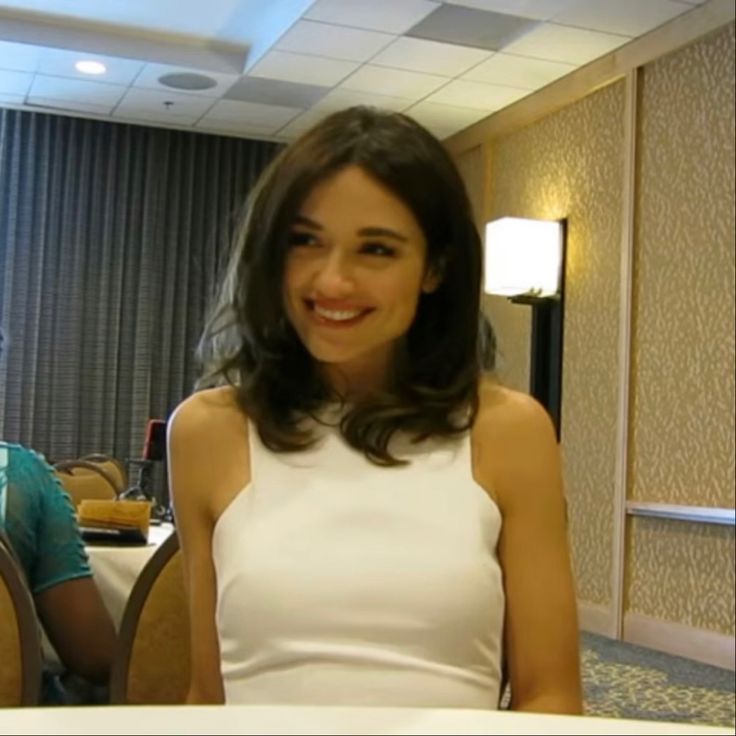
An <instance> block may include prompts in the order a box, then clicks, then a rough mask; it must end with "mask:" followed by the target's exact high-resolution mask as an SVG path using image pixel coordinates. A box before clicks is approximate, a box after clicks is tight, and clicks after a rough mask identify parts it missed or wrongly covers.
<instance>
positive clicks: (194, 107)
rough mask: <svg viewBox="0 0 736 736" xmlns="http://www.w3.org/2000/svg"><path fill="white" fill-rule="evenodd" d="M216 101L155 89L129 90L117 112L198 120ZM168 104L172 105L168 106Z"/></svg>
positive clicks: (119, 104)
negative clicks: (141, 112)
mask: <svg viewBox="0 0 736 736" xmlns="http://www.w3.org/2000/svg"><path fill="white" fill-rule="evenodd" d="M213 102H214V100H213V99H212V98H211V97H197V96H195V95H182V94H177V93H175V92H173V93H172V92H164V91H159V90H154V89H138V88H136V87H133V88H131V89H129V90H128V91H127V92H126V93H125V96H124V97H123V99H122V100H120V102H119V103H118V106H117V108H116V110H115V112H116V113H117V112H120V113H125V114H127V115H130V114H132V113H136V112H138V111H145V112H148V113H155V114H156V115H160V116H162V117H163V118H166V117H167V116H168V115H176V116H179V115H183V116H186V117H192V116H193V117H194V119H195V120H196V119H197V118H199V117H200V116H201V115H203V114H204V113H205V112H207V110H209V108H210V107H212V104H213ZM166 103H171V104H170V105H167V104H166Z"/></svg>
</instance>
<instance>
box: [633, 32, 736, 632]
mask: <svg viewBox="0 0 736 736" xmlns="http://www.w3.org/2000/svg"><path fill="white" fill-rule="evenodd" d="M640 91H641V96H640V112H639V124H640V136H639V162H640V164H639V184H638V193H639V194H638V200H637V213H638V217H637V231H636V235H637V249H636V259H635V269H636V270H635V274H636V280H635V340H634V349H633V361H634V363H633V369H634V370H633V373H634V382H633V385H632V417H631V418H632V425H631V427H632V431H631V435H630V458H631V485H630V497H631V498H634V499H636V500H640V501H654V502H663V503H675V504H688V505H689V504H692V505H702V506H730V507H733V505H734V308H735V305H734V273H735V269H734V253H735V252H736V241H735V238H734V156H735V153H736V152H735V150H734V26H733V24H731V25H729V26H728V27H727V28H725V29H723V30H721V31H720V32H718V33H716V34H715V35H713V36H710V37H708V38H706V39H704V40H702V41H700V42H698V43H696V44H693V45H692V46H689V47H687V48H685V49H683V50H681V51H678V52H676V53H674V54H672V55H670V56H667V57H665V58H662V59H660V60H658V61H656V62H655V63H652V64H651V65H648V66H647V67H645V68H644V70H643V72H642V78H641V87H640ZM630 540H631V560H632V564H631V568H630V593H629V600H630V606H631V609H632V610H633V611H636V612H638V613H645V614H647V615H651V616H658V617H662V618H665V619H668V620H671V621H677V622H681V623H687V624H691V625H693V626H698V627H702V628H708V629H715V630H717V631H720V632H723V633H727V634H730V635H731V636H733V634H734V530H733V528H732V527H731V528H730V529H729V528H723V527H717V528H710V527H705V526H704V525H699V524H682V523H680V524H675V523H672V522H661V523H654V522H652V521H639V520H637V521H636V522H635V523H634V525H633V527H632V533H631V535H630Z"/></svg>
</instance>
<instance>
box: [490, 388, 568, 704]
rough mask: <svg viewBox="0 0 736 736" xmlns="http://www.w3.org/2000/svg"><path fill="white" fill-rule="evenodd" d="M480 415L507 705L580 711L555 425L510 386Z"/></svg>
mask: <svg viewBox="0 0 736 736" xmlns="http://www.w3.org/2000/svg"><path fill="white" fill-rule="evenodd" d="M484 423H485V425H486V426H485V427H484V428H483V429H484V431H485V434H486V435H487V436H486V437H485V439H484V446H485V447H486V448H487V449H488V452H487V453H486V455H485V457H486V460H485V462H484V472H485V473H486V474H487V475H486V477H487V478H488V481H489V483H490V484H491V485H492V486H493V488H494V489H495V491H496V494H497V497H498V502H499V505H500V507H501V513H502V516H503V526H502V530H501V537H500V540H499V549H498V553H499V560H500V563H501V566H502V569H503V574H504V587H505V592H506V620H505V634H504V643H505V657H506V664H507V667H508V673H509V677H510V682H511V697H512V701H511V705H512V708H515V709H527V710H538V711H558V712H573V713H574V712H580V711H581V709H582V696H581V685H580V663H579V645H578V624H577V609H576V599H575V590H574V583H573V577H572V571H571V565H570V554H569V547H568V541H567V524H566V513H565V499H564V493H563V484H562V472H561V462H560V453H559V449H558V446H557V441H556V438H555V433H554V428H553V426H552V423H551V421H550V419H549V416H548V415H547V413H546V411H545V410H544V409H543V408H542V407H541V406H540V405H539V404H538V403H537V402H536V401H534V400H533V399H532V398H531V397H528V396H525V395H523V394H514V393H510V392H509V393H508V394H507V395H506V398H505V400H504V401H502V402H501V403H500V405H498V406H497V407H494V409H493V410H492V411H488V412H487V413H486V417H485V419H484Z"/></svg>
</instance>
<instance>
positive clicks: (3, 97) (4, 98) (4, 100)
mask: <svg viewBox="0 0 736 736" xmlns="http://www.w3.org/2000/svg"><path fill="white" fill-rule="evenodd" d="M25 99H26V96H25V95H14V94H10V93H7V92H0V104H3V105H22V104H23V102H24V101H25Z"/></svg>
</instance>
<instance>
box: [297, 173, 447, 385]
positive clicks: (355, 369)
mask: <svg viewBox="0 0 736 736" xmlns="http://www.w3.org/2000/svg"><path fill="white" fill-rule="evenodd" d="M426 255H427V243H426V240H425V237H424V234H423V233H422V229H421V227H420V226H419V223H418V222H417V220H416V218H415V217H414V215H413V213H412V212H411V210H410V209H409V208H408V207H407V206H406V205H405V204H404V203H403V202H402V201H401V200H400V199H398V198H397V197H396V196H395V195H394V194H393V193H392V192H391V191H390V190H389V189H387V188H386V187H385V186H384V185H383V184H381V183H379V182H378V181H377V180H375V179H373V178H372V177H371V176H370V175H368V174H367V173H366V172H365V171H363V169H361V168H360V167H358V166H349V167H346V168H345V169H342V170H340V171H339V172H337V173H336V174H334V175H333V176H331V177H329V178H328V179H326V180H324V181H323V182H321V183H319V184H318V185H317V186H315V187H314V189H313V190H312V191H311V193H310V194H309V195H308V196H307V198H306V199H305V201H304V203H303V204H302V206H301V208H300V210H299V213H298V215H297V218H296V220H295V221H294V223H293V225H292V228H291V235H290V246H289V250H288V253H287V257H286V264H285V270H284V301H285V308H286V313H287V315H288V317H289V320H290V322H291V324H292V325H293V327H294V329H295V330H296V332H297V334H298V335H299V337H300V338H301V340H302V342H303V344H304V345H305V347H306V348H307V350H308V351H309V352H310V353H311V355H312V356H313V357H314V359H315V360H316V361H318V362H319V363H321V364H323V365H324V367H325V369H326V371H327V374H328V378H329V377H330V375H332V376H333V377H334V375H335V374H336V373H337V374H340V375H342V376H343V377H345V378H347V381H348V388H349V390H363V389H372V388H380V387H381V386H383V385H384V384H385V381H386V378H387V376H388V371H389V367H390V364H391V358H392V355H393V349H394V346H395V344H396V342H397V341H398V340H399V339H400V338H401V337H402V336H403V335H405V334H406V333H407V331H408V330H409V327H410V326H411V323H412V321H413V319H414V315H415V313H416V309H417V302H418V300H419V295H420V293H421V291H422V290H425V291H432V290H433V289H434V288H435V286H436V283H435V281H436V280H435V279H433V277H431V276H429V275H427V274H426V268H425V264H426Z"/></svg>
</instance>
